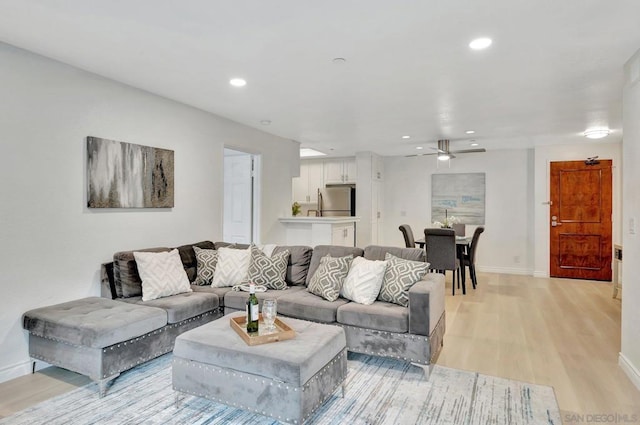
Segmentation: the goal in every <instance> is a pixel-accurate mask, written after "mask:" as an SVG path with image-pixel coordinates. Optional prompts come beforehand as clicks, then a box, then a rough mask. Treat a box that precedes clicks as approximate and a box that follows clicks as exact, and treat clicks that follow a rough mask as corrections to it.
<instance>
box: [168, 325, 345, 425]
mask: <svg viewBox="0 0 640 425" xmlns="http://www.w3.org/2000/svg"><path fill="white" fill-rule="evenodd" d="M241 314H242V313H241ZM283 320H284V321H285V322H287V323H288V324H289V325H290V326H292V327H293V328H294V329H296V325H297V324H299V323H304V326H305V327H313V328H314V331H316V332H318V331H320V332H322V329H323V328H326V330H327V331H329V332H330V333H331V334H332V335H336V336H337V335H340V337H341V338H342V343H341V344H342V347H341V349H340V351H339V352H338V353H337V354H336V355H335V356H334V357H333V358H331V359H330V360H328V362H327V363H326V364H324V365H323V366H321V368H320V369H319V370H317V372H315V374H314V375H312V376H311V377H310V378H308V379H307V381H306V382H303V383H300V382H295V383H294V382H285V381H284V377H283V379H279V378H278V377H277V376H275V377H267V376H263V375H260V374H259V373H260V372H259V371H255V370H254V371H252V372H247V371H246V370H243V368H245V367H246V366H247V364H246V363H245V362H240V361H239V362H238V364H233V365H231V366H230V367H221V366H220V365H218V364H215V362H216V361H217V359H218V358H219V356H223V357H224V359H225V361H226V360H228V358H229V357H231V358H234V357H235V358H242V359H247V358H250V356H253V353H256V357H255V360H254V361H253V363H255V362H259V361H268V360H264V358H263V357H261V356H260V354H264V349H267V347H268V346H272V347H273V346H276V345H277V344H282V345H281V347H280V348H282V347H285V344H289V345H286V347H287V349H288V350H290V351H291V352H292V353H298V354H299V353H300V350H304V349H305V347H306V346H307V341H308V339H307V340H305V339H304V338H305V335H303V334H302V335H301V334H298V335H296V338H298V341H296V338H294V339H292V340H287V341H281V342H275V343H270V344H264V345H261V346H259V347H264V349H260V351H252V349H253V348H255V347H249V346H246V347H243V346H237V347H239V348H238V349H239V350H240V351H241V352H242V353H241V354H240V353H238V355H237V356H233V352H230V351H229V350H228V348H229V347H221V346H220V347H217V346H216V341H218V340H220V339H222V338H224V337H228V336H229V335H228V333H231V334H233V336H234V337H237V338H238V339H239V340H240V337H239V336H238V335H235V334H234V331H233V330H232V329H231V328H230V326H229V325H228V321H229V318H228V317H227V316H225V317H223V318H221V319H218V320H217V321H216V322H213V323H210V324H208V325H205V326H204V327H201V328H200V329H198V330H197V331H200V332H202V331H203V329H205V328H208V329H206V333H207V335H208V336H209V339H208V340H207V341H203V342H202V344H201V345H200V346H199V347H197V348H194V347H193V346H194V344H195V345H198V342H197V341H195V339H196V338H195V336H194V335H197V334H194V335H192V336H191V337H190V338H187V337H188V336H189V335H185V334H183V335H184V337H183V336H181V337H178V338H177V339H176V350H175V351H174V357H173V366H172V380H173V389H174V390H176V391H179V392H181V393H186V394H190V395H194V396H198V397H203V398H207V399H209V400H212V401H215V402H218V403H224V404H226V405H229V406H232V407H237V408H241V409H245V410H248V411H250V412H255V413H259V414H261V415H265V416H270V417H272V418H274V419H277V420H279V421H283V422H287V423H291V424H296V425H297V424H302V423H304V422H305V421H306V420H307V419H309V417H310V416H311V415H312V414H313V413H314V412H315V411H316V410H317V409H318V408H319V407H320V406H321V405H322V404H323V403H324V402H325V401H326V400H327V399H328V398H329V397H331V396H332V394H333V393H334V392H335V390H336V389H337V388H338V387H340V386H341V385H343V383H344V380H345V379H346V375H347V349H346V346H345V342H344V341H345V339H344V330H342V329H341V328H339V327H336V326H332V325H324V324H319V323H311V322H306V321H301V320H296V319H288V318H283ZM221 321H224V323H227V326H226V327H221V326H218V327H215V326H212V325H214V324H219V323H221ZM336 329H338V330H339V333H336ZM224 333H227V335H224V336H222V334H224ZM303 333H304V331H303ZM186 334H188V333H186ZM202 335H203V336H204V334H202ZM309 335H311V334H309ZM313 335H317V333H315V334H313ZM332 338H334V337H332ZM240 341H241V340H240ZM242 344H244V342H242ZM316 347H317V346H316ZM189 349H190V350H192V351H189ZM315 349H316V348H314V350H315ZM318 349H319V350H320V351H323V350H326V348H325V347H320V348H318ZM207 350H208V351H207ZM218 350H222V351H220V352H218ZM283 351H285V350H283ZM190 353H194V356H196V355H200V359H199V360H194V359H193V358H189V355H190ZM203 353H204V354H203ZM307 354H308V355H309V356H310V357H315V356H316V353H307ZM283 355H284V356H287V355H286V354H283ZM182 356H186V357H182ZM248 356H249V357H248ZM301 357H304V356H298V355H295V354H294V355H291V358H290V359H289V358H287V359H285V360H287V361H289V362H291V363H295V362H297V361H300V360H299V359H300V358H301ZM266 368H267V367H266V366H265V369H266ZM301 376H302V375H301ZM289 379H290V378H289ZM238 394H242V395H243V398H240V399H239V398H238ZM282 412H285V413H284V414H283V413H282Z"/></svg>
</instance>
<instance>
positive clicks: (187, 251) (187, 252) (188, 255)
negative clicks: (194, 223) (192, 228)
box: [178, 241, 216, 282]
mask: <svg viewBox="0 0 640 425" xmlns="http://www.w3.org/2000/svg"><path fill="white" fill-rule="evenodd" d="M194 246H197V247H198V248H200V249H216V247H215V245H214V244H213V242H211V241H202V242H197V243H194V244H189V245H182V246H179V247H178V252H179V253H180V259H181V260H182V265H183V266H184V271H185V272H187V276H188V277H189V282H193V281H194V280H195V279H196V269H197V266H198V264H197V258H196V253H195V251H194V249H193V247H194Z"/></svg>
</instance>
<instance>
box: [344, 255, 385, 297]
mask: <svg viewBox="0 0 640 425" xmlns="http://www.w3.org/2000/svg"><path fill="white" fill-rule="evenodd" d="M386 269H387V262H386V261H378V260H367V259H366V258H364V257H356V258H354V259H353V262H352V263H351V267H350V268H349V274H348V275H347V278H346V279H345V280H344V284H343V285H342V289H341V290H340V295H342V296H343V297H344V298H346V299H348V300H351V301H354V302H357V303H360V304H372V303H373V302H374V301H375V300H376V298H378V294H379V293H380V288H381V287H382V279H384V272H385V270H386Z"/></svg>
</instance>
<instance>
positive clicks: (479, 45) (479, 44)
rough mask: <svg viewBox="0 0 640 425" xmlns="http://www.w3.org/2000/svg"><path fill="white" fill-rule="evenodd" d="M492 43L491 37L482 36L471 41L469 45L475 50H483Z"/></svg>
mask: <svg viewBox="0 0 640 425" xmlns="http://www.w3.org/2000/svg"><path fill="white" fill-rule="evenodd" d="M491 43H492V41H491V39H490V38H487V37H481V38H476V39H475V40H473V41H471V43H469V47H471V48H472V49H473V50H482V49H486V48H487V47H489V46H491Z"/></svg>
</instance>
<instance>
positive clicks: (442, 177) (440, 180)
mask: <svg viewBox="0 0 640 425" xmlns="http://www.w3.org/2000/svg"><path fill="white" fill-rule="evenodd" d="M485 178H486V177H485V173H461V174H433V175H432V176H431V221H440V222H441V221H443V220H444V216H445V209H446V210H447V214H448V215H449V217H451V216H452V215H453V216H455V217H456V218H458V219H459V220H460V223H464V224H484V200H485Z"/></svg>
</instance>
